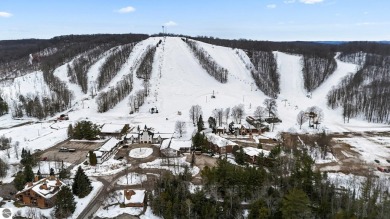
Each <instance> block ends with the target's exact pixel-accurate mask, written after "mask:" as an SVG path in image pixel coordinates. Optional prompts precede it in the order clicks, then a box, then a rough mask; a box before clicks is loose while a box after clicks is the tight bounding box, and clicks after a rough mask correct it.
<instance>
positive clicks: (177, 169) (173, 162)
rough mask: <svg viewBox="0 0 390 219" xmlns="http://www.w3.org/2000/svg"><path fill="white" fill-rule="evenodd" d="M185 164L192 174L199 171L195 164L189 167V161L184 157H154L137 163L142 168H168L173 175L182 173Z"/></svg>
mask: <svg viewBox="0 0 390 219" xmlns="http://www.w3.org/2000/svg"><path fill="white" fill-rule="evenodd" d="M185 166H188V169H189V171H190V173H191V174H192V175H193V176H195V175H196V174H198V173H199V171H200V170H199V168H198V167H197V166H194V167H192V168H191V167H190V163H188V162H187V161H186V157H180V158H169V159H168V158H165V159H156V160H154V161H152V162H148V163H143V164H140V165H139V167H140V168H143V169H148V168H155V169H164V170H169V171H171V172H172V173H173V174H174V175H178V174H180V173H183V172H184V167H185Z"/></svg>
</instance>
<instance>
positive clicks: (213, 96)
mask: <svg viewBox="0 0 390 219" xmlns="http://www.w3.org/2000/svg"><path fill="white" fill-rule="evenodd" d="M211 98H215V95H214V90H213V95H211Z"/></svg>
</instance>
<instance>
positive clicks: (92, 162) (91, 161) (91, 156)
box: [89, 151, 97, 166]
mask: <svg viewBox="0 0 390 219" xmlns="http://www.w3.org/2000/svg"><path fill="white" fill-rule="evenodd" d="M89 164H90V165H91V166H95V165H96V164H97V158H96V154H95V153H94V152H93V151H89Z"/></svg>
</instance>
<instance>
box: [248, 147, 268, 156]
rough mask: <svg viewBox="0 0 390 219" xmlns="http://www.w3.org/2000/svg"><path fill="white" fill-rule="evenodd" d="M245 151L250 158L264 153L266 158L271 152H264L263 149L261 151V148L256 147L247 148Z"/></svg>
mask: <svg viewBox="0 0 390 219" xmlns="http://www.w3.org/2000/svg"><path fill="white" fill-rule="evenodd" d="M243 151H244V153H245V154H247V155H249V156H258V155H259V154H260V153H263V154H264V156H268V155H269V153H270V152H269V151H267V150H263V149H259V148H254V147H246V148H243Z"/></svg>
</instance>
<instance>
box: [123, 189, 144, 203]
mask: <svg viewBox="0 0 390 219" xmlns="http://www.w3.org/2000/svg"><path fill="white" fill-rule="evenodd" d="M127 191H129V192H131V191H133V192H134V193H133V195H131V196H130V199H127V197H126V195H125V194H124V193H125V192H123V191H122V192H121V194H122V195H123V196H124V197H123V199H124V200H125V204H131V203H143V202H144V200H145V190H137V189H133V190H127ZM123 199H122V200H123Z"/></svg>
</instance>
